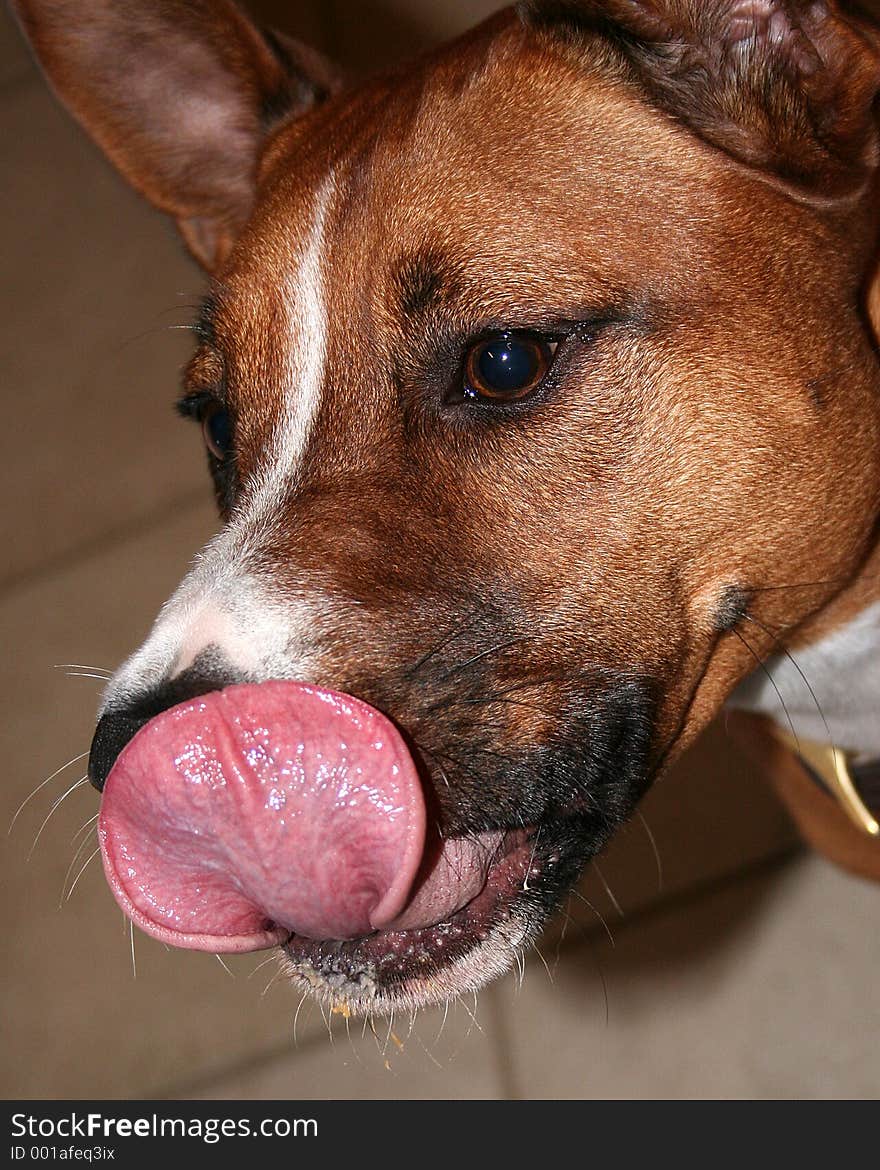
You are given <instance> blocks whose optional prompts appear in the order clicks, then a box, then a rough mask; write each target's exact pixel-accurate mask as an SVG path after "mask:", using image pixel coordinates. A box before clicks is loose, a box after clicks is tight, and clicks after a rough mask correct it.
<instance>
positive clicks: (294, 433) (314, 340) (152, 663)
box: [102, 174, 334, 710]
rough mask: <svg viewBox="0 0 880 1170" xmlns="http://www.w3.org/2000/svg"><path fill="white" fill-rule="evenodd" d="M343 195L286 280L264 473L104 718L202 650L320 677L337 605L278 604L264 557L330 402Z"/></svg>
mask: <svg viewBox="0 0 880 1170" xmlns="http://www.w3.org/2000/svg"><path fill="white" fill-rule="evenodd" d="M333 194H334V182H333V175H332V174H330V175H329V176H328V177H327V178H326V179H325V180H324V182H323V184H322V185H321V188H320V190H319V191H318V194H317V197H316V199H315V203H314V206H313V210H312V216H311V221H310V224H309V226H308V229H307V230H306V231H305V233H304V234H303V236H302V239H301V242H300V244H299V246H298V248H297V250H296V252H295V254H294V257H293V264H292V270H291V272H290V274H289V275H288V276H287V278H286V280H285V277H284V274H282V273H279V280H281V281H284V282H285V284H284V288H283V290H282V291H283V292H284V294H285V301H286V304H287V318H288V333H289V339H288V344H289V349H288V353H289V357H288V362H287V369H286V372H285V382H286V385H285V387H284V390H285V400H284V408H283V410H282V411H281V414H280V417H279V418H278V421H277V423H276V426H275V430H274V433H273V438H272V440H271V442H270V444H269V446H268V449H267V450H266V451H265V452H264V454H263V457H262V459H261V463H260V466H259V468H258V469H257V471H256V473H255V474H254V476H253V477H252V478H250V479H249V481H248V482H246V483H243V484H242V485H241V491H240V503H239V504H238V505H237V506H236V508H235V509H234V511H233V514H232V515H231V517H230V519H229V523H228V524H227V525H226V527H225V528H224V530H223V531H222V532H220V533H218V535H217V536H216V537H215V538H214V539H213V540H212V541H210V543H209V544H208V545H207V546H206V548H205V549H204V550H203V551H202V553H201V554H200V556H199V557H198V558H197V560H196V563H195V565H194V566H193V568H192V570H191V571H190V572H189V573H188V574H187V576H186V577H185V578H184V580H183V582H182V583H181V585H180V587H179V588H178V589H177V591H176V592H175V593H174V594H173V596H172V597H171V598H170V599H169V600H168V602H166V604H165V606H164V607H163V609H162V612H161V613H160V615H159V617H158V619H157V621H156V623H155V625H154V627H153V630H152V631H151V633H150V636H149V637H148V638H147V640H146V642H145V643H144V645H143V646H142V647H141V648H140V650H138V651H136V652H135V654H133V655H132V656H131V658H129V660H128V661H127V662H126V663H124V664H123V666H122V667H121V668H120V670H119V671H118V672H117V674H116V675H115V676H114V677H113V679H112V680H111V682H110V685H109V686H108V688H107V691H106V692H105V695H104V699H103V703H102V710H106V709H107V708H108V707H110V706H113V705H118V704H121V703H124V702H126V701H127V700H129V699H131V698H133V697H135V696H136V695H137V694H139V693H141V692H143V691H144V690H145V689H147V688H149V687H152V686H156V685H157V684H159V683H161V682H162V681H164V680H167V679H170V678H174V677H175V676H176V675H178V674H180V673H181V671H183V670H185V669H186V668H187V667H188V666H190V665H192V663H193V662H194V660H195V659H196V658H197V657H198V656H199V654H200V653H201V652H202V650H205V649H207V648H208V647H209V646H210V647H213V648H215V649H217V650H218V651H219V652H220V653H221V655H222V656H223V658H224V659H225V660H226V661H227V662H228V664H229V666H230V667H232V668H234V669H236V670H238V671H240V672H242V673H243V674H245V675H247V676H249V677H255V678H269V677H272V678H306V677H310V675H311V674H312V672H313V670H314V668H315V662H314V661H313V655H312V653H311V652H310V647H311V646H313V645H314V642H315V629H316V626H318V625H319V624H321V622H322V621H326V619H327V615H328V612H329V611H330V608H331V606H330V601H329V599H328V598H326V597H324V596H322V595H320V594H319V595H315V594H314V593H313V592H312V591H308V592H302V593H300V594H298V595H294V596H287V597H285V598H284V599H283V600H282V599H280V598H278V597H277V595H275V591H274V590H272V588H271V583H270V582H267V581H266V580H265V579H262V580H260V579H257V578H255V577H254V575H253V572H252V569H251V565H252V558H253V555H254V553H256V552H257V551H259V550H260V549H261V548H263V549H265V547H266V545H267V542H271V540H272V534H273V530H274V528H275V526H276V525H277V524H279V523H280V522H281V520H282V517H283V504H284V502H285V500H286V499H287V497H288V495H289V493H290V490H291V488H292V486H293V485H294V483H295V482H296V478H297V475H298V471H299V468H300V465H301V462H302V457H303V453H304V451H305V449H306V445H307V443H308V440H309V436H310V434H311V432H312V428H313V424H314V420H315V417H316V415H317V413H318V409H319V406H320V400H321V387H322V385H323V382H324V377H325V365H326V356H327V317H326V302H325V296H324V275H323V264H322V260H323V255H324V234H325V228H326V223H327V217H328V212H329V208H330V205H331V202H332V198H333Z"/></svg>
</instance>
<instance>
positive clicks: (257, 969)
mask: <svg viewBox="0 0 880 1170" xmlns="http://www.w3.org/2000/svg"><path fill="white" fill-rule="evenodd" d="M276 957H277V956H276V955H274V954H270V955H269V957H268V959H263V961H262V963H257V965H256V967H254V969H253V971H251V973H250V975H248V979H253V977H254V976H255V975H256V974H257V973H258V972H260V971H262V970H263V968H264V967H265V966H267V965H268V964H269V963H271V962H272V960H273V959H274V958H276Z"/></svg>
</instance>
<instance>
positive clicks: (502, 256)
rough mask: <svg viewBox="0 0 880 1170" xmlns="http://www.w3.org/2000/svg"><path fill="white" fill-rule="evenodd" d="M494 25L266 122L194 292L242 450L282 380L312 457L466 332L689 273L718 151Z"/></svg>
mask: <svg viewBox="0 0 880 1170" xmlns="http://www.w3.org/2000/svg"><path fill="white" fill-rule="evenodd" d="M509 40H510V38H509V37H508V38H507V39H506V38H505V37H500V38H499V39H498V40H497V41H495V42H493V43H492V44H491V51H489V49H488V48H487V47H486V46H485V45H484V46H483V50H482V51H481V52H480V53H477V52H474V53H472V54H471V55H470V56H468V55H465V56H462V55H460V54H456V55H454V56H452V57H450V60H449V62H448V64H447V66H446V68H445V70H444V69H437V68H431V69H426V70H425V72H424V74H419V73H418V72H416V73H414V74H412V75H409V76H407V77H405V78H404V79H403V80H401V79H395V81H394V83H393V84H392V83H381V82H377V83H375V84H374V85H373V86H371V87H365V88H364V89H360V90H357V91H355V93H354V94H353V95H345V96H342V97H339V98H337V99H335V100H333V101H330V102H328V103H326V104H325V105H324V106H322V107H320V108H318V109H317V110H315V111H313V112H312V113H311V114H309V115H307V116H305V117H303V118H300V119H299V120H298V121H297V122H296V123H294V124H293V125H292V126H291V127H289V128H287V129H284V130H282V131H281V132H279V133H278V134H277V135H276V136H275V138H274V139H273V140H272V141H271V143H270V144H269V146H268V148H267V150H266V152H265V156H264V160H263V167H262V171H263V178H262V183H261V187H260V189H259V192H258V197H257V202H256V207H255V211H254V214H253V216H252V218H251V221H250V223H249V225H248V227H247V228H246V230H245V232H244V233H243V235H242V237H241V239H240V241H239V243H238V246H237V247H236V248H235V250H234V251H233V254H232V256H231V258H230V260H229V262H228V264H227V266H226V269H225V270H224V271H223V272H221V273H220V275H219V279H218V281H217V287H216V293H215V295H214V297H213V299H212V313H211V326H212V330H211V332H212V340H213V342H214V344H215V345H216V347H217V348H218V350H219V351H220V352H221V353H222V354H223V357H224V358H225V360H226V361H227V362H228V363H229V368H228V369H227V370H226V371H225V376H226V378H227V382H228V393H229V395H230V401H231V402H232V404H233V406H234V407H235V408H236V409H237V410H239V411H240V412H241V431H240V433H239V434H238V436H237V439H238V443H239V444H240V458H241V459H242V461H243V462H244V463H245V464H247V460H248V458H249V455H255V454H256V453H257V452H265V451H266V450H267V442H266V440H267V434H266V433H265V428H266V427H267V426H268V425H269V423H270V421H271V422H272V424H273V425H275V423H276V421H277V417H278V415H279V414H280V413H283V412H284V411H287V410H289V408H290V406H291V404H292V403H293V402H294V400H295V406H296V410H295V412H294V413H295V417H289V418H288V420H287V422H288V426H287V441H286V447H285V450H284V457H285V458H287V459H288V460H289V461H290V462H291V466H293V464H294V463H298V461H299V460H300V458H301V456H302V455H303V454H304V452H305V449H306V446H307V443H308V441H309V440H310V439H312V440H313V441H314V442H315V443H317V442H319V441H320V439H319V436H320V435H326V437H327V442H328V449H327V450H325V451H324V452H323V458H322V460H321V466H322V468H323V470H324V472H325V473H326V472H327V471H328V469H329V463H328V460H331V459H333V458H342V457H344V459H345V461H346V463H347V464H351V463H352V462H353V461H355V460H356V458H360V457H361V456H363V454H364V450H365V448H367V447H370V448H374V447H377V446H378V443H377V439H378V437H379V436H378V434H377V431H376V428H377V427H382V428H383V430H382V435H383V437H386V438H387V434H386V431H387V426H388V425H390V423H389V422H388V416H389V415H390V414H391V413H393V412H394V411H398V412H399V406H400V400H399V395H396V394H395V389H398V390H399V388H400V387H401V386H402V385H406V384H411V383H412V382H413V381H419V380H421V381H422V382H426V381H428V380H429V379H430V378H431V377H433V376H435V375H436V373H437V371H436V370H435V369H434V367H436V366H437V364H438V355H440V357H442V353H443V351H444V349H445V350H451V349H453V348H454V347H455V346H456V345H457V344H459V343H460V342H461V340H462V339H464V338H467V337H469V336H474V335H479V334H480V333H481V332H485V331H489V330H492V329H496V328H507V327H520V328H527V327H533V328H544V327H546V326H547V325H552V324H553V323H554V322H555V321H556V320H583V319H587V318H590V317H600V316H607V315H608V314H611V313H619V312H623V311H626V312H642V311H645V312H647V311H649V309H650V305H651V302H652V299H653V298H654V295H655V293H656V292H657V290H658V289H659V288H660V287H661V286H662V289H663V295H664V297H665V298H666V299H667V300H668V299H669V298H671V297H673V296H674V295H675V291H676V285H677V284H678V285H679V286H680V287H679V292H684V290H685V285H687V291H688V295H692V294H693V293H694V288H693V283H694V280H695V273H696V272H698V271H699V268H700V260H701V255H700V254H701V253H702V254H703V259H708V257H709V256H710V255H712V256H714V253H715V251H716V250H717V239H716V236H715V232H716V230H717V231H718V232H719V233H720V232H721V227H720V223H721V218H722V210H723V208H722V202H723V201H722V197H721V193H720V191H719V190H717V189H716V186H717V184H716V177H715V176H714V175H713V169H714V171H716V172H718V174H719V175H720V174H721V168H719V167H718V165H717V163H716V164H715V166H714V168H713V165H712V164H713V163H715V160H714V159H711V158H710V161H709V163H708V164H707V162H706V159H705V158H697V159H695V158H694V145H693V142H692V141H691V140H690V137H689V136H688V135H686V134H684V133H683V132H682V131H681V130H680V129H678V128H677V127H674V126H673V125H671V124H669V123H667V121H666V120H665V119H664V118H663V117H662V116H661V115H658V114H657V113H656V111H654V110H652V109H651V108H650V107H649V106H648V104H647V103H645V102H644V101H642V100H640V99H639V98H638V96H637V95H636V94H634V93H630V92H627V91H626V90H625V89H624V88H623V87H621V86H614V85H612V84H611V83H610V82H609V81H608V80H606V79H603V78H602V77H600V76H598V75H589V74H586V73H584V71H583V70H581V69H575V68H574V67H573V66H567V65H565V64H564V63H561V62H560V61H559V60H557V59H551V55H550V54H549V53H548V52H546V51H545V50H542V49H541V48H540V46H535V45H534V44H531V43H529V42H523V41H522V39H521V38H518V39H516V40H513V41H512V43H508V41H509ZM610 124H613V125H614V127H615V130H614V134H613V135H612V136H609V134H608V126H609V125H610ZM463 126H464V127H467V133H465V134H462V127H463ZM573 141H575V142H576V143H577V157H576V159H575V165H574V167H573V166H572V142H573ZM697 153H698V154H702V153H705V154H706V155H707V156H708V155H711V152H709V151H708V150H707V151H705V152H699V151H698V152H697ZM645 171H650V172H651V174H652V176H653V178H652V183H651V184H650V185H647V186H645V185H644V184H643V182H642V179H641V176H642V175H643V174H644V173H645ZM698 171H700V177H699V182H696V181H695V182H693V183H686V182H683V181H682V176H683V175H685V176H686V175H688V174H693V175H694V176H696V175H697V172H698ZM636 185H638V186H639V198H638V200H637V201H635V202H634V200H633V198H632V191H633V188H634V186H636ZM673 188H674V189H675V191H676V193H677V194H676V202H675V203H674V205H672V206H670V204H669V199H668V194H667V191H668V189H673ZM622 205H626V206H627V207H628V211H627V215H626V222H625V223H622V222H621V217H620V208H621V206H622ZM661 212H662V214H661ZM716 223H717V225H718V227H717V228H716ZM724 231H725V233H727V234H729V227H726V228H725V229H724ZM683 255H687V257H688V264H687V272H686V273H685V271H684V265H683V263H682V257H683ZM318 418H320V420H321V423H322V425H321V426H320V427H316V426H315V425H314V423H315V420H317V419H318ZM343 430H344V432H345V442H344V443H342V442H341V437H342V432H343Z"/></svg>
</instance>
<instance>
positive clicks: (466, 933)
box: [284, 830, 553, 1015]
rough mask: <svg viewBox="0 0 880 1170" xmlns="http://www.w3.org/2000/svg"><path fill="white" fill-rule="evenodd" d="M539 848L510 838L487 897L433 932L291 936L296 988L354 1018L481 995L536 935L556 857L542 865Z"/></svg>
mask: <svg viewBox="0 0 880 1170" xmlns="http://www.w3.org/2000/svg"><path fill="white" fill-rule="evenodd" d="M535 845H536V840H535V833H534V832H528V831H525V830H513V831H510V832H508V833H506V834H504V836H503V840H502V841H501V843H500V844H499V845H498V846H497V847H496V855H495V857H494V858H493V860H492V862H491V864H490V866H489V868H488V871H487V873H486V878H485V881H484V883H483V886H482V888H481V889H480V891H479V892H478V893H477V894H476V895H475V896H474V897H473V898H472V899H471V900H470V901H468V902H467V903H466V904H465V905H464V906H462V907H461V908H460V909H458V910H456V911H455V912H454V913H453V914H451V915H449V916H447V917H446V918H444V919H443V920H442V921H440V922H437V923H434V924H433V925H431V926H425V927H411V928H408V929H388V930H381V931H376V932H374V933H373V934H370V935H367V936H366V937H364V938H358V939H351V940H346V941H332V942H321V941H315V940H313V939H308V938H304V937H302V936H300V935H292V936H291V937H290V939H288V941H287V943H285V944H284V952H285V955H286V957H287V959H288V960H289V966H288V973H289V975H290V977H291V979H292V981H293V982H294V983H298V984H300V985H302V986H303V987H304V988H306V989H308V990H310V991H312V992H314V993H315V994H317V995H318V997H319V998H320V999H322V1000H323V1001H324V1002H325V1003H327V1004H328V1006H330V1007H331V1008H332V1009H335V1010H338V1011H342V1012H345V1013H346V1014H348V1013H349V1012H350V1013H351V1014H353V1015H358V1014H365V1015H369V1014H372V1013H381V1012H384V1011H386V1010H388V1009H393V1008H398V1007H402V1008H405V1009H412V1008H416V1007H421V1006H422V1005H423V1004H426V1003H432V1002H436V1001H442V1000H444V999H451V998H454V997H455V996H457V995H459V994H460V993H461V992H462V991H463V990H476V989H477V988H479V987H481V986H483V985H484V984H486V983H488V982H490V981H491V980H492V979H494V978H495V977H496V976H498V975H500V974H502V973H503V972H504V971H506V970H507V969H508V968H509V967H510V966H511V964H512V963H513V962H514V960H515V956H516V954H517V953H518V951H519V950H520V949H521V948H522V947H523V946H524V945H525V944H526V943H527V942H528V941H529V940H530V939H531V937H532V935H533V933H536V931H537V928H538V919H537V918H536V915H535V913H534V908H533V906H532V905H530V898H529V896H530V895H532V896H533V897H534V896H535V893H536V891H537V890H538V889H539V887H540V885H541V875H542V872H543V871H544V869H545V867H546V866H547V865H548V864H549V865H550V866H552V864H553V858H552V857H550V858H549V859H547V860H545V861H541V862H539V860H538V856H537V852H536V848H535ZM542 917H543V916H542ZM541 920H542V919H541Z"/></svg>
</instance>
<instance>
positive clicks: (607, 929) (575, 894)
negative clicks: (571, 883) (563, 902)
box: [571, 889, 616, 946]
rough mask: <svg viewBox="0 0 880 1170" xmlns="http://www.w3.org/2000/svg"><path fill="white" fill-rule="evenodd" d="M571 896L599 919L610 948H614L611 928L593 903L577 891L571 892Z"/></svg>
mask: <svg viewBox="0 0 880 1170" xmlns="http://www.w3.org/2000/svg"><path fill="white" fill-rule="evenodd" d="M571 896H572V897H573V898H577V899H578V900H579V901H581V902H583V904H584V905H585V906H586V907H587V909H588V910H591V911H592V912H593V914H595V915H596V917H597V918H598V919H599V921H600V922H601V923H602V925H603V927H604V928H605V933H606V934H607V935H608V941H609V942H610V943H611V945H612V946H615V945H616V944H615V942H614V935H613V934H612V933H611V927H610V926H609V925H608V923H607V922H606V921H605V918H604V916H603V915H602V914H600V912H599V911H598V910H597V909H596V907H595V906H594V905H593V903H592V902H591V901H590V899H589V898H585V897H584V895H583V894H582V893H581V892H580V890H578V889H573V890H572V891H571Z"/></svg>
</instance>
